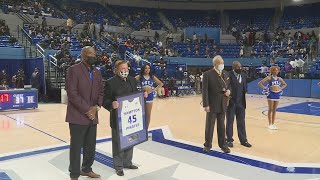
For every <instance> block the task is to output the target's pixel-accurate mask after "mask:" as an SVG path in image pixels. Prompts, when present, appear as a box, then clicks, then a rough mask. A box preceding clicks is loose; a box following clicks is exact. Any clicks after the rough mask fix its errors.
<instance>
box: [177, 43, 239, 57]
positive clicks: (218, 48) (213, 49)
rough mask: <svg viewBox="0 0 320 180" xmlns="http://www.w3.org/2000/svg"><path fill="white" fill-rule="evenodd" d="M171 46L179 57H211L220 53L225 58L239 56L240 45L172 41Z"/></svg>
mask: <svg viewBox="0 0 320 180" xmlns="http://www.w3.org/2000/svg"><path fill="white" fill-rule="evenodd" d="M172 47H173V49H174V50H175V51H177V52H178V54H179V55H180V56H181V57H189V58H213V57H214V56H216V55H221V56H223V57H226V58H236V57H239V52H240V47H241V45H240V44H235V43H214V42H210V43H208V42H207V43H200V42H173V43H172Z"/></svg>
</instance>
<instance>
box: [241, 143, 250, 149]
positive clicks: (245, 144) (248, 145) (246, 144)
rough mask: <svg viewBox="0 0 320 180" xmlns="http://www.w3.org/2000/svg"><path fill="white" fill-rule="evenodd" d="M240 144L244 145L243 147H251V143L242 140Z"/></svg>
mask: <svg viewBox="0 0 320 180" xmlns="http://www.w3.org/2000/svg"><path fill="white" fill-rule="evenodd" d="M241 145H242V146H245V147H248V148H249V147H252V145H251V144H250V143H248V142H244V143H241Z"/></svg>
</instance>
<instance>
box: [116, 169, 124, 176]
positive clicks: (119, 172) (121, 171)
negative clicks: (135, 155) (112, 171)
mask: <svg viewBox="0 0 320 180" xmlns="http://www.w3.org/2000/svg"><path fill="white" fill-rule="evenodd" d="M116 173H117V175H118V176H124V173H123V170H116Z"/></svg>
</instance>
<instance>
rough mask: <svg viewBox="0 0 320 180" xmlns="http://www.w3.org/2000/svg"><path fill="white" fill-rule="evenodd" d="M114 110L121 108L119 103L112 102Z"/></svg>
mask: <svg viewBox="0 0 320 180" xmlns="http://www.w3.org/2000/svg"><path fill="white" fill-rule="evenodd" d="M112 108H113V109H118V108H119V103H118V101H113V102H112Z"/></svg>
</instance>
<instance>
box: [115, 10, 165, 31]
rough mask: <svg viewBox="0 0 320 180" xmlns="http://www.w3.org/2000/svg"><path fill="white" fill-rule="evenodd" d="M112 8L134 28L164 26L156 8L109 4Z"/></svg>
mask: <svg viewBox="0 0 320 180" xmlns="http://www.w3.org/2000/svg"><path fill="white" fill-rule="evenodd" d="M110 8H112V10H113V11H114V12H115V13H117V14H118V15H119V16H120V18H121V19H124V21H125V22H127V23H129V24H130V25H131V27H132V28H133V29H134V30H145V29H154V30H160V29H162V28H164V25H163V23H162V22H161V21H160V18H159V16H158V15H157V10H155V9H147V8H132V7H123V6H111V7H110Z"/></svg>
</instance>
